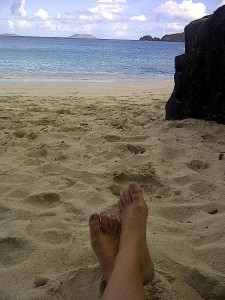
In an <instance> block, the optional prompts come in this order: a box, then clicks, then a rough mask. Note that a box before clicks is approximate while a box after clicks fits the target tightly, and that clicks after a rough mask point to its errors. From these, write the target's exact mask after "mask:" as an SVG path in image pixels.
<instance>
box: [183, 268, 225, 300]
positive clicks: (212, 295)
mask: <svg viewBox="0 0 225 300" xmlns="http://www.w3.org/2000/svg"><path fill="white" fill-rule="evenodd" d="M186 276H187V282H188V284H190V286H192V287H193V288H194V289H195V290H196V291H197V292H198V293H199V294H200V295H201V297H202V298H203V299H206V300H212V299H215V300H223V299H225V276H224V275H222V274H221V273H219V272H215V271H213V272H212V271H211V272H210V271H207V270H204V269H200V268H198V269H197V268H194V269H192V270H190V271H189V272H187V275H186Z"/></svg>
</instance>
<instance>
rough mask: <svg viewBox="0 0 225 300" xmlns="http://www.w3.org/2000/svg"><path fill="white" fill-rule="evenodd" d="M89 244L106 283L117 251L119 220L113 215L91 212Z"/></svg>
mask: <svg viewBox="0 0 225 300" xmlns="http://www.w3.org/2000/svg"><path fill="white" fill-rule="evenodd" d="M89 226H90V235H91V245H92V248H93V250H94V252H95V254H96V255H97V257H98V260H99V263H100V266H101V269H102V273H103V278H104V280H105V282H106V283H107V282H108V281H109V278H110V276H111V274H112V271H113V268H114V263H115V260H116V256H117V253H118V250H119V249H118V245H119V235H120V222H119V220H118V219H117V217H116V216H115V215H112V216H109V215H107V214H106V213H104V212H103V213H101V214H100V216H99V214H93V215H91V217H90V220H89Z"/></svg>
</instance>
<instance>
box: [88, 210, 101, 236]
mask: <svg viewBox="0 0 225 300" xmlns="http://www.w3.org/2000/svg"><path fill="white" fill-rule="evenodd" d="M89 226H90V231H91V235H92V234H95V233H97V232H99V231H100V217H99V214H93V215H91V216H90V219H89Z"/></svg>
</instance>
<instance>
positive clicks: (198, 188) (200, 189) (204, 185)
mask: <svg viewBox="0 0 225 300" xmlns="http://www.w3.org/2000/svg"><path fill="white" fill-rule="evenodd" d="M190 190H191V191H193V192H195V193H196V194H199V195H209V194H212V193H213V192H214V191H215V190H216V186H215V185H214V184H213V183H209V182H207V181H204V180H199V181H196V182H195V183H193V184H192V185H191V186H190Z"/></svg>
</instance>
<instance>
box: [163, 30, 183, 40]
mask: <svg viewBox="0 0 225 300" xmlns="http://www.w3.org/2000/svg"><path fill="white" fill-rule="evenodd" d="M161 41H163V42H184V41H185V37H184V32H181V33H173V34H166V35H164V36H163V37H162V38H161Z"/></svg>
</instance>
